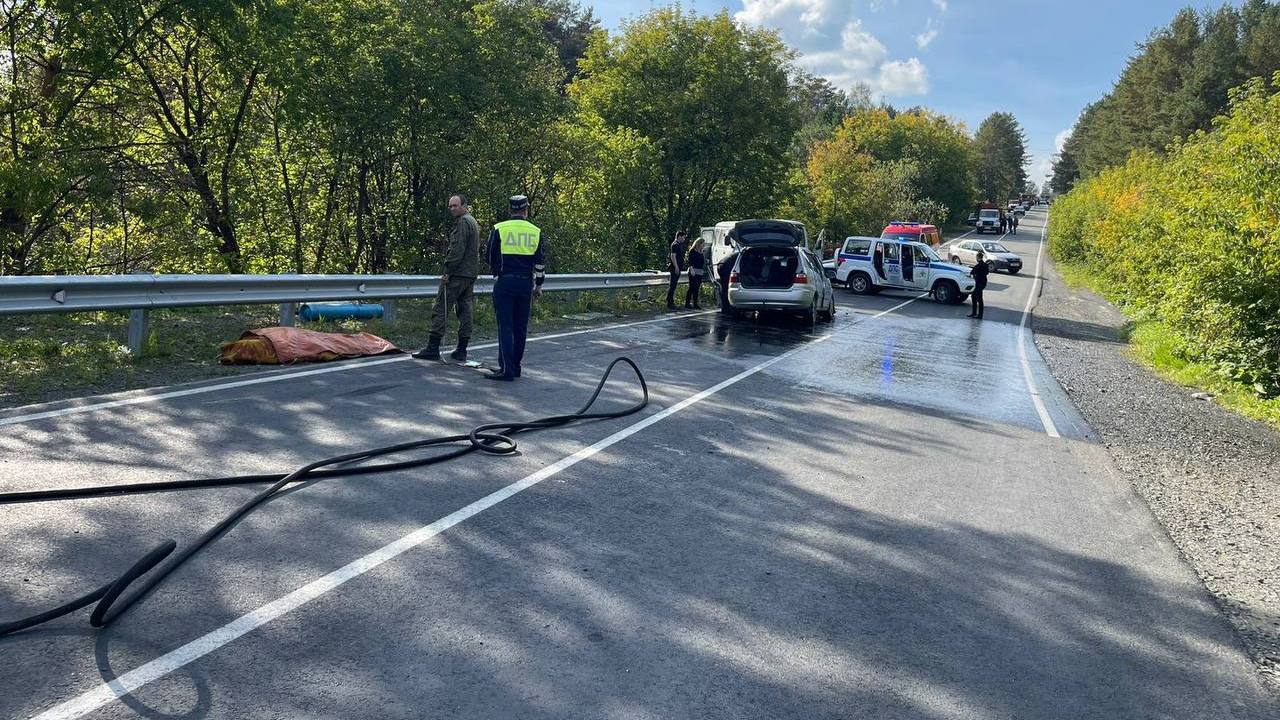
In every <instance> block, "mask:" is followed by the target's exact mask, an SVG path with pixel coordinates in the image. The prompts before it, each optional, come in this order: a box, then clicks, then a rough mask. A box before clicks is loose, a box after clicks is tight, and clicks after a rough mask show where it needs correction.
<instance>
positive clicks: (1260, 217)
mask: <svg viewBox="0 0 1280 720" xmlns="http://www.w3.org/2000/svg"><path fill="white" fill-rule="evenodd" d="M1277 90H1280V73H1278V74H1277V75H1276V77H1275V78H1274V79H1273V82H1272V84H1271V85H1268V84H1267V83H1265V82H1263V81H1262V80H1261V79H1255V80H1253V81H1250V82H1249V83H1246V84H1245V85H1243V86H1241V87H1240V88H1237V89H1236V90H1234V91H1233V92H1232V101H1231V109H1230V112H1229V114H1228V115H1226V116H1223V117H1219V118H1218V119H1217V120H1215V122H1214V129H1213V130H1212V131H1210V132H1207V133H1206V132H1199V133H1196V134H1195V135H1192V136H1191V137H1190V138H1188V139H1187V140H1186V141H1185V142H1184V143H1181V144H1179V145H1175V146H1171V147H1170V148H1168V151H1167V153H1166V154H1165V155H1164V156H1156V155H1153V154H1150V153H1137V152H1135V153H1134V154H1132V155H1130V157H1129V159H1128V161H1127V162H1126V163H1125V164H1124V165H1121V166H1117V167H1114V168H1111V169H1109V170H1105V171H1103V172H1101V173H1099V174H1098V175H1096V176H1094V177H1092V178H1090V179H1088V180H1085V181H1083V182H1081V183H1079V184H1078V185H1077V186H1076V187H1075V188H1074V189H1073V190H1072V191H1071V192H1070V193H1068V194H1067V195H1065V196H1062V197H1061V198H1059V199H1058V200H1057V201H1056V202H1055V203H1054V208H1053V214H1052V216H1051V218H1050V221H1049V230H1048V237H1049V250H1050V252H1051V254H1052V255H1053V256H1054V257H1055V258H1056V259H1058V260H1059V261H1062V262H1065V263H1070V264H1075V265H1077V266H1082V267H1083V268H1085V269H1086V271H1087V272H1088V273H1089V275H1090V277H1091V278H1092V280H1093V283H1094V285H1095V286H1097V287H1098V288H1099V289H1100V290H1101V291H1102V292H1104V293H1105V294H1106V295H1108V296H1109V297H1110V298H1111V299H1112V300H1114V301H1116V302H1118V303H1119V304H1121V305H1123V306H1125V307H1126V309H1128V310H1129V311H1130V312H1132V313H1133V314H1135V315H1137V316H1138V317H1140V318H1150V319H1157V320H1160V321H1161V322H1163V323H1166V324H1168V326H1169V327H1171V328H1172V329H1173V330H1174V331H1175V332H1176V333H1177V334H1178V335H1179V337H1180V338H1181V340H1182V347H1181V348H1179V353H1180V354H1181V355H1182V356H1183V357H1184V358H1186V359H1188V360H1195V361H1201V362H1209V363H1212V364H1213V365H1214V366H1215V367H1216V368H1217V369H1218V371H1219V373H1220V374H1222V375H1223V376H1225V377H1228V378H1230V379H1232V380H1235V381H1237V382H1241V383H1244V384H1245V385H1248V386H1250V387H1251V388H1253V390H1254V392H1256V393H1257V394H1258V395H1261V396H1264V397H1272V396H1276V395H1280V92H1277Z"/></svg>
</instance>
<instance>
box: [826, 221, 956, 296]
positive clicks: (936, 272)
mask: <svg viewBox="0 0 1280 720" xmlns="http://www.w3.org/2000/svg"><path fill="white" fill-rule="evenodd" d="M839 262H840V267H839V269H838V270H836V280H837V281H839V282H842V283H844V284H845V286H846V287H848V288H849V291H850V292H853V293H856V294H858V295H871V294H874V293H877V292H880V291H881V290H914V291H918V292H919V291H923V292H929V293H931V294H932V295H933V299H934V300H937V301H938V302H940V303H961V302H964V300H965V298H967V297H969V293H972V292H973V286H974V283H973V277H972V276H971V275H969V269H968V268H966V267H963V266H960V265H954V264H952V263H949V262H946V261H945V260H943V259H942V258H940V257H938V254H937V253H936V252H934V251H933V248H931V247H929V246H928V245H926V244H924V243H919V242H913V241H909V240H893V239H890V238H866V237H851V238H848V239H847V240H845V244H844V247H843V248H841V250H840V256H839Z"/></svg>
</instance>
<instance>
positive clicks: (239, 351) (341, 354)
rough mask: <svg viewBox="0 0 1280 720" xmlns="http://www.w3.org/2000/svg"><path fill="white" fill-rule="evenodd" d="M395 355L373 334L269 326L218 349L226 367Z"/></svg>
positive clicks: (246, 333)
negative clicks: (350, 333) (324, 331)
mask: <svg viewBox="0 0 1280 720" xmlns="http://www.w3.org/2000/svg"><path fill="white" fill-rule="evenodd" d="M395 352H400V349H399V348H397V347H396V346H395V345H392V344H391V343H389V342H387V341H386V340H383V339H382V338H380V337H378V336H377V335H370V334H369V333H355V334H353V335H344V334H340V333H322V332H316V331H314V330H302V329H299V328H291V327H269V328H261V329H259V330H249V331H246V332H245V334H243V335H241V336H240V339H239V340H232V341H231V342H227V343H223V344H222V347H221V348H220V349H219V350H218V362H221V363H222V364H224V365H288V364H289V363H294V362H327V361H329V360H338V359H341V358H353V357H363V356H365V355H382V354H385V353H395Z"/></svg>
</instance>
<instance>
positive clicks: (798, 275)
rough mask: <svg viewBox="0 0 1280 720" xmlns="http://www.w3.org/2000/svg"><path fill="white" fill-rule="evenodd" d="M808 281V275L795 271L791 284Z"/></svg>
mask: <svg viewBox="0 0 1280 720" xmlns="http://www.w3.org/2000/svg"><path fill="white" fill-rule="evenodd" d="M808 282H809V276H808V275H805V274H804V273H796V277H795V279H794V280H792V281H791V284H792V285H804V284H806V283H808Z"/></svg>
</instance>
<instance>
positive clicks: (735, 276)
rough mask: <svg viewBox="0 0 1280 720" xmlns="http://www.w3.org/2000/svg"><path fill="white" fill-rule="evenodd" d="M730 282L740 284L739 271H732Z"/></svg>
mask: <svg viewBox="0 0 1280 720" xmlns="http://www.w3.org/2000/svg"><path fill="white" fill-rule="evenodd" d="M729 284H730V285H737V284H738V273H737V272H731V273H729Z"/></svg>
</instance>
